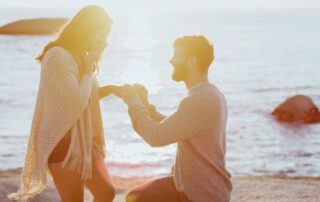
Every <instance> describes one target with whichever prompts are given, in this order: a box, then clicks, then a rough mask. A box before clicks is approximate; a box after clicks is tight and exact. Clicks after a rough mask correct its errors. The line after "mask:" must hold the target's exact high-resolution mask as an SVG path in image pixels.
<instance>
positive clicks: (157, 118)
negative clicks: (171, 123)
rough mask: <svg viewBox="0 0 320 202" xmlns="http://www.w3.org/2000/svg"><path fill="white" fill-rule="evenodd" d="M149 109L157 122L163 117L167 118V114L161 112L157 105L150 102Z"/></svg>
mask: <svg viewBox="0 0 320 202" xmlns="http://www.w3.org/2000/svg"><path fill="white" fill-rule="evenodd" d="M148 111H149V114H150V116H151V118H152V119H154V120H156V121H157V122H161V121H162V120H163V119H165V118H166V117H167V116H165V115H163V114H161V113H160V112H158V111H157V109H156V107H155V106H154V105H152V104H149V106H148Z"/></svg>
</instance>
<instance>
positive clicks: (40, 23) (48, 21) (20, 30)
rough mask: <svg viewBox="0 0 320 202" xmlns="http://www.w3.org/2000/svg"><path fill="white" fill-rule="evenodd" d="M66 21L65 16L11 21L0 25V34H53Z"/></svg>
mask: <svg viewBox="0 0 320 202" xmlns="http://www.w3.org/2000/svg"><path fill="white" fill-rule="evenodd" d="M67 21H68V19H66V18H39V19H26V20H19V21H16V22H12V23H9V24H6V25H4V26H2V27H0V34H8V35H46V34H55V33H57V32H58V31H59V30H60V28H61V27H62V26H63V25H64V24H65V23H66V22H67Z"/></svg>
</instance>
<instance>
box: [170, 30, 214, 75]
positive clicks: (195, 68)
mask: <svg viewBox="0 0 320 202" xmlns="http://www.w3.org/2000/svg"><path fill="white" fill-rule="evenodd" d="M173 48H174V55H173V57H172V58H171V60H170V63H171V64H172V66H173V68H174V72H173V74H172V79H173V80H175V81H186V79H188V78H192V77H194V76H196V75H199V74H200V75H207V74H208V69H209V67H210V65H211V63H212V61H213V59H214V51H213V46H212V45H211V43H210V42H209V41H208V40H207V39H206V38H205V37H204V36H201V35H200V36H195V35H194V36H183V37H180V38H178V39H176V40H175V42H174V45H173Z"/></svg>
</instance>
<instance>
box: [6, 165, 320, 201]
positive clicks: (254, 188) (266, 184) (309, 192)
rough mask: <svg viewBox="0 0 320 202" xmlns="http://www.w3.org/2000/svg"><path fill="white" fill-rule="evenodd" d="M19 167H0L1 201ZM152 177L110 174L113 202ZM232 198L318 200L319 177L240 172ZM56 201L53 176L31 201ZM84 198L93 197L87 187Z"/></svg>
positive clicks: (14, 186) (13, 184) (10, 189)
mask: <svg viewBox="0 0 320 202" xmlns="http://www.w3.org/2000/svg"><path fill="white" fill-rule="evenodd" d="M20 173H21V169H11V170H2V171H1V170H0V201H1V202H9V201H10V200H8V199H7V197H6V195H7V194H8V193H10V192H13V191H16V190H17V188H18V184H19V178H20ZM151 179H152V178H122V177H116V176H112V181H113V183H114V185H115V186H116V189H117V196H116V199H115V200H114V201H115V202H123V201H125V193H126V192H127V191H128V190H130V189H131V188H133V187H135V186H137V185H139V184H142V183H145V182H148V181H149V180H151ZM233 186H234V189H233V193H232V200H231V201H232V202H238V201H239V202H241V201H255V202H260V201H261V202H262V201H268V202H270V201H276V202H289V201H290V202H294V201H297V202H317V201H319V198H320V192H319V190H320V177H307V176H300V177H278V176H243V177H234V178H233ZM38 201H42V202H45V201H59V196H58V193H57V192H56V190H55V188H54V185H53V182H52V180H49V183H48V186H47V187H46V189H45V191H43V192H42V193H41V194H39V195H38V196H36V197H34V198H33V199H31V200H30V202H38ZM85 201H92V196H91V194H90V193H89V192H88V191H87V190H86V192H85Z"/></svg>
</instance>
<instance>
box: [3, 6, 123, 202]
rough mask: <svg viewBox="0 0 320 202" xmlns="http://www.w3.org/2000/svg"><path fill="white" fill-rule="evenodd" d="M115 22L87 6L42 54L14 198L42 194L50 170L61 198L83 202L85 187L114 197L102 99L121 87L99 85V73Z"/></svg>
mask: <svg viewBox="0 0 320 202" xmlns="http://www.w3.org/2000/svg"><path fill="white" fill-rule="evenodd" d="M111 25H112V20H111V19H110V17H109V16H108V14H107V13H106V12H105V10H104V9H103V8H101V7H98V6H87V7H85V8H83V9H81V10H80V11H79V12H78V13H77V14H76V15H75V16H74V17H73V18H72V19H71V20H70V21H69V22H68V23H67V24H66V26H65V27H64V28H63V29H62V31H61V33H60V34H59V36H58V38H57V39H56V40H54V41H52V42H50V43H48V44H47V45H46V46H45V48H44V50H43V52H42V53H41V54H40V55H39V56H38V58H37V60H38V61H40V62H41V67H42V68H41V78H40V84H39V90H38V97H37V102H36V107H35V113H34V117H33V122H32V128H31V133H30V136H29V143H28V150H27V154H26V159H25V165H24V168H23V172H22V177H21V186H20V189H19V190H18V192H17V193H12V194H10V195H9V197H10V198H12V199H14V200H23V199H27V198H30V197H32V196H34V195H36V194H38V193H40V192H41V191H42V190H43V189H44V188H45V185H46V182H47V171H48V170H49V171H50V173H51V176H52V178H53V181H54V184H55V185H56V188H57V190H58V192H59V194H60V197H61V200H62V201H83V193H84V186H86V187H87V188H88V189H89V190H90V191H91V193H92V194H93V196H94V199H95V201H97V202H100V201H101V202H105V201H112V200H113V198H114V196H115V190H114V187H113V186H112V183H111V180H110V176H109V174H108V171H107V168H106V167H105V164H104V157H105V142H104V132H103V127H102V121H101V110H100V105H99V98H102V97H104V96H107V95H109V94H110V93H115V94H117V87H113V86H105V87H101V88H99V87H98V83H97V80H96V78H95V74H94V73H95V72H97V71H98V62H99V61H100V59H101V57H102V53H103V51H104V48H105V47H106V38H107V36H108V34H109V32H110V29H111Z"/></svg>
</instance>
